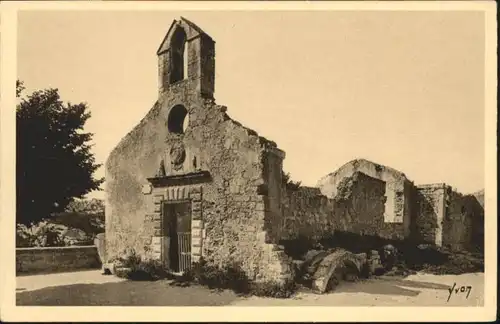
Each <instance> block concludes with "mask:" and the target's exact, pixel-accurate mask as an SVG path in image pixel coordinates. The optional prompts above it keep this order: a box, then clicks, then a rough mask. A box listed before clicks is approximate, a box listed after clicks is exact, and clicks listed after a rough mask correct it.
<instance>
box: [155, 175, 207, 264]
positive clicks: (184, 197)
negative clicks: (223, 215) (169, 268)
mask: <svg viewBox="0 0 500 324" xmlns="http://www.w3.org/2000/svg"><path fill="white" fill-rule="evenodd" d="M202 189H203V187H202V186H201V185H195V186H193V185H184V186H175V187H173V186H161V187H156V188H153V190H152V197H153V205H154V208H153V214H152V215H150V218H151V219H152V220H153V228H154V231H153V235H152V238H151V246H152V257H153V258H154V259H157V260H164V257H165V253H167V254H168V248H166V245H167V244H168V242H165V241H164V240H165V236H164V233H163V225H164V224H163V215H162V206H163V204H164V203H182V202H184V203H185V202H190V203H191V264H192V263H193V262H198V261H199V260H200V258H201V257H202V255H203V247H202V242H203V237H204V227H203V220H202V201H203V199H202ZM167 257H168V256H167Z"/></svg>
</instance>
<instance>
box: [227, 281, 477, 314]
mask: <svg viewBox="0 0 500 324" xmlns="http://www.w3.org/2000/svg"><path fill="white" fill-rule="evenodd" d="M454 283H456V287H458V288H460V287H461V286H471V287H472V288H471V291H470V294H469V296H468V297H466V295H467V292H460V290H459V292H458V293H455V291H453V293H452V295H451V296H450V300H449V301H447V300H448V296H449V295H450V293H449V290H448V289H449V288H450V287H452V286H453V284H454ZM231 305H232V306H439V307H442V306H483V305H484V274H483V273H470V274H463V275H443V276H437V275H429V274H417V275H412V276H409V277H407V278H405V279H401V278H394V277H380V278H376V279H369V280H365V281H360V282H354V283H348V282H344V283H342V284H341V285H340V286H339V287H337V289H336V290H335V292H332V293H329V294H324V295H316V294H313V293H310V292H299V293H298V294H297V295H296V297H294V298H293V299H289V300H283V299H282V300H280V299H272V298H257V297H251V298H246V299H244V300H238V301H235V302H233V303H232V304H231Z"/></svg>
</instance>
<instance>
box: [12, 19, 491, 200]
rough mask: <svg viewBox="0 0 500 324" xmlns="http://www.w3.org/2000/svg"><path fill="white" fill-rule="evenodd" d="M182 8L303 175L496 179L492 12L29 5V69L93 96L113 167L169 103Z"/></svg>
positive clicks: (65, 95)
mask: <svg viewBox="0 0 500 324" xmlns="http://www.w3.org/2000/svg"><path fill="white" fill-rule="evenodd" d="M180 16H184V17H186V18H187V19H189V20H191V21H193V22H194V23H195V24H197V25H198V26H199V27H201V28H202V29H203V30H204V31H205V32H206V33H208V34H209V35H210V36H212V38H213V39H214V40H215V41H216V80H215V99H216V102H217V103H218V104H220V105H225V106H227V107H228V114H229V115H230V116H231V118H233V119H236V120H238V121H239V122H241V123H242V124H243V125H245V126H247V127H250V128H252V129H254V130H256V131H257V132H258V133H259V135H262V136H264V137H266V138H268V139H271V140H273V141H275V142H276V143H277V144H278V146H279V147H280V148H281V149H282V150H284V151H285V152H286V158H285V160H284V170H285V171H286V172H290V173H291V175H292V179H294V180H299V181H302V183H303V184H304V185H309V186H314V185H316V183H317V181H318V180H319V179H320V178H321V177H323V176H325V175H327V174H328V173H330V172H333V171H335V170H336V169H337V168H339V167H340V166H342V165H343V164H345V163H347V162H349V161H351V160H353V159H356V158H365V159H368V160H371V161H373V162H376V163H379V164H384V165H387V166H390V167H393V168H395V169H398V170H400V171H402V172H404V173H405V174H406V175H407V176H408V177H409V178H410V179H411V180H413V181H414V182H415V183H416V184H425V183H437V182H446V183H448V184H449V185H451V186H453V187H455V188H457V189H458V190H460V191H462V192H465V193H468V192H474V191H477V190H479V189H482V188H484V172H485V168H484V164H485V158H484V155H485V154H484V153H485V152H484V136H485V135H484V109H485V103H484V91H485V90H484V89H485V86H484V78H485V76H484V74H485V71H484V64H485V58H484V43H485V35H484V16H483V13H482V12H470V11H469V12H465V11H461V12H460V11H457V12H450V11H448V12H443V11H440V12H432V11H420V12H416V11H413V12H411V11H316V12H312V11H311V12H306V11H300V12H298V11H296V12H292V11H286V12H285V11H267V12H264V11H233V12H228V11H220V12H216V11H212V12H201V11H198V12H195V11H193V12H173V11H154V12H147V11H140V12H126V11H73V12H71V11H57V12H50V11H43V12H41V11H38V12H22V13H20V14H19V16H18V53H17V55H18V67H17V74H18V78H19V79H21V80H23V81H24V83H25V86H26V93H29V92H32V91H34V90H38V89H44V88H49V87H52V88H58V89H59V91H60V94H61V98H62V100H64V101H69V102H71V103H79V102H87V103H88V105H89V109H90V112H91V113H92V117H91V118H90V119H89V121H88V122H87V125H86V129H85V130H86V131H88V132H92V133H94V138H93V144H94V147H93V152H94V153H95V156H96V160H97V162H98V163H104V162H105V160H106V158H107V156H108V154H109V153H110V151H111V150H112V149H113V148H114V147H115V145H117V144H118V142H119V141H120V139H121V138H122V137H123V136H125V135H126V134H127V133H128V132H129V131H130V130H131V129H132V128H133V127H134V126H135V125H136V124H137V123H138V122H139V121H140V120H141V119H142V118H143V117H144V116H145V115H146V113H147V112H148V111H149V110H150V109H151V108H152V106H153V104H154V102H155V101H156V99H157V96H158V93H157V87H158V71H157V57H156V50H157V49H158V46H159V45H160V43H161V41H162V39H163V37H164V36H165V34H166V32H167V30H168V28H169V26H170V24H171V22H172V20H173V19H178V18H179V17H180ZM96 176H97V177H101V176H104V168H100V169H99V170H98V171H97V172H96ZM89 197H97V198H102V197H103V192H98V193H93V194H91V195H90V196H89Z"/></svg>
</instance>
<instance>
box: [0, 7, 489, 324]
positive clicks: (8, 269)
mask: <svg viewBox="0 0 500 324" xmlns="http://www.w3.org/2000/svg"><path fill="white" fill-rule="evenodd" d="M0 8H1V21H0V23H1V49H0V50H1V55H0V57H1V61H0V64H1V66H0V67H1V70H0V72H1V84H0V86H1V88H0V91H1V97H0V98H1V107H2V110H1V119H0V120H1V128H0V132H1V146H0V150H1V155H0V157H1V164H0V167H1V171H2V173H1V178H0V179H1V183H0V185H1V199H2V204H1V206H0V207H1V218H0V222H1V225H0V230H1V231H2V238H3V240H2V241H3V242H2V243H3V244H2V249H1V260H2V262H1V265H0V266H1V270H2V272H1V274H2V275H1V277H0V279H1V281H0V283H1V289H0V291H2V292H3V294H2V295H1V296H2V299H1V307H0V308H1V313H0V315H1V319H2V320H4V321H54V322H56V321H92V320H97V321H105V320H108V321H136V322H138V321H238V322H248V321H347V322H352V321H381V322H382V321H383V322H385V321H415V320H417V321H422V322H425V321H458V322H468V321H487V320H494V319H495V315H496V298H497V297H496V280H497V279H496V270H497V269H496V262H495V260H496V256H497V253H496V252H497V251H496V248H497V236H496V222H497V220H496V217H495V215H496V214H497V210H496V197H497V192H496V178H497V177H496V162H497V161H496V154H495V152H496V150H495V148H496V123H495V120H496V100H497V98H496V85H497V78H496V71H497V66H496V45H497V43H496V42H497V37H496V23H497V22H496V15H495V13H496V11H495V9H496V3H495V2H493V1H431V2H428V1H421V2H415V1H411V2H410V1H400V2H389V1H383V2H260V1H258V2H208V1H207V2H184V1H182V2H177V3H175V2H149V1H138V2H118V1H89V2H83V1H73V2H62V1H58V2H50V1H37V2H14V1H12V2H5V1H4V2H2V3H0ZM180 9H182V10H183V11H189V10H226V11H227V10H350V11H352V10H371V11H380V10H391V11H394V10H402V11H412V10H413V11H414V10H419V11H436V10H448V11H471V10H472V11H483V12H485V16H486V25H485V30H486V31H487V33H486V66H485V71H486V94H485V95H486V101H485V104H486V112H485V119H486V124H485V125H486V126H485V152H486V162H485V170H486V171H485V172H486V175H485V179H486V184H485V186H486V188H485V204H486V210H485V214H486V217H485V218H486V224H485V226H486V233H485V236H486V242H487V243H486V256H485V258H486V265H485V267H486V270H485V298H484V299H485V305H484V307H452V308H450V307H426V308H421V307H335V308H331V307H268V308H266V307H223V308H221V307H120V309H119V311H118V309H116V308H113V307H16V306H15V274H14V264H15V261H14V260H15V255H14V250H15V249H14V244H13V243H14V239H13V237H14V231H13V229H14V227H15V216H14V215H15V139H14V136H15V129H14V127H15V126H13V125H15V113H14V109H12V108H11V107H15V100H16V99H15V87H14V81H15V79H16V52H17V42H16V38H17V33H16V23H17V15H16V11H17V10H141V11H144V10H180Z"/></svg>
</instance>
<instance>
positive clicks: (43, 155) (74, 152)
mask: <svg viewBox="0 0 500 324" xmlns="http://www.w3.org/2000/svg"><path fill="white" fill-rule="evenodd" d="M16 86H17V87H16V90H17V91H16V93H17V96H18V99H19V103H18V105H17V109H16V123H17V143H16V144H17V156H16V158H17V167H16V181H17V192H16V194H17V202H16V207H17V211H16V218H17V222H18V223H21V224H29V223H32V222H37V221H40V220H42V219H44V218H47V217H50V216H51V215H52V214H53V213H56V212H62V211H64V209H65V208H66V206H68V204H69V203H70V202H71V201H73V199H74V198H82V197H83V196H85V195H86V194H87V193H89V192H91V191H94V190H100V188H99V186H100V185H101V184H102V183H103V182H104V179H103V178H101V179H94V177H93V174H94V172H95V171H96V170H97V169H98V168H99V167H100V166H101V165H100V164H96V163H95V158H94V156H93V154H92V152H91V147H92V146H91V144H90V143H89V142H90V141H91V140H92V136H93V134H91V133H85V132H83V127H84V125H85V123H86V121H87V120H88V119H89V118H90V117H91V114H90V112H89V111H88V107H87V104H85V103H80V104H77V105H73V104H71V103H67V104H64V103H63V102H62V101H61V100H60V97H59V92H58V89H46V90H40V91H35V92H33V93H32V94H31V95H29V96H27V97H26V98H22V97H21V94H22V91H23V89H24V87H23V83H22V82H20V81H18V82H17V83H16Z"/></svg>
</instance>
